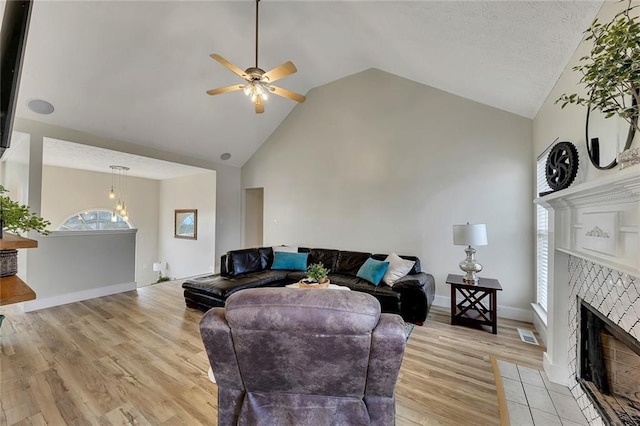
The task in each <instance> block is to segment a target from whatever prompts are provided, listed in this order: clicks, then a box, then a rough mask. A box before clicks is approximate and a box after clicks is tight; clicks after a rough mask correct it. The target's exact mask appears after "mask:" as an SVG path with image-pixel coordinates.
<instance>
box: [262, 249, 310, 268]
mask: <svg viewBox="0 0 640 426" xmlns="http://www.w3.org/2000/svg"><path fill="white" fill-rule="evenodd" d="M308 257H309V254H308V253H289V252H285V251H277V252H275V253H274V254H273V265H271V269H285V270H289V271H306V270H307V259H308Z"/></svg>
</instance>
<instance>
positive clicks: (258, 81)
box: [207, 0, 306, 114]
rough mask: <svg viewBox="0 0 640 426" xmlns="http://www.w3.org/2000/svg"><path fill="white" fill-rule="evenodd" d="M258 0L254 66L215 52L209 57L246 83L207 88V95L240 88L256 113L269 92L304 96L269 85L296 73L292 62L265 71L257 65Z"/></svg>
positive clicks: (293, 97) (295, 98) (301, 98)
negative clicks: (235, 63)
mask: <svg viewBox="0 0 640 426" xmlns="http://www.w3.org/2000/svg"><path fill="white" fill-rule="evenodd" d="M259 2H260V0H255V3H256V63H255V66H254V67H249V68H247V69H246V70H242V69H241V68H240V67H238V66H237V65H234V64H232V63H231V62H229V61H228V60H226V59H225V58H223V57H222V56H220V55H218V54H217V53H212V54H211V55H209V56H211V58H212V59H214V60H216V61H218V62H219V63H221V64H222V65H224V66H225V67H226V68H227V69H229V70H230V71H231V72H233V73H234V74H236V75H238V76H239V77H241V78H243V79H244V80H246V82H247V84H235V85H232V86H225V87H218V88H217V89H211V90H207V94H208V95H219V94H221V93H228V92H235V91H236V90H242V91H243V92H244V94H245V96H247V97H248V98H250V99H251V101H252V102H253V104H254V105H255V111H256V114H261V113H263V112H264V104H263V102H262V101H265V100H267V99H268V98H269V94H270V93H274V94H276V95H278V96H282V97H284V98H287V99H291V100H293V101H296V102H304V101H305V99H306V98H305V97H304V96H302V95H300V94H298V93H295V92H292V91H290V90H287V89H283V88H281V87H277V86H271V83H273V82H275V81H277V80H280V79H281V78H284V77H286V76H288V75H291V74H294V73H296V72H297V71H298V70H297V69H296V66H295V65H293V62H291V61H287V62H285V63H283V64H280V65H278V66H277V67H275V68H273V69H272V70H270V71H267V72H265V71H264V70H263V69H262V68H259V67H258V9H259V8H258V4H259Z"/></svg>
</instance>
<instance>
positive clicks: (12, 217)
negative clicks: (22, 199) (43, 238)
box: [0, 185, 51, 238]
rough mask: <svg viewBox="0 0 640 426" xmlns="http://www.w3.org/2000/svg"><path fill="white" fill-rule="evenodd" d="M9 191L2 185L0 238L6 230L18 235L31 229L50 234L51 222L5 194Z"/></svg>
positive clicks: (0, 189)
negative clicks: (48, 227)
mask: <svg viewBox="0 0 640 426" xmlns="http://www.w3.org/2000/svg"><path fill="white" fill-rule="evenodd" d="M8 192H9V191H8V190H7V189H5V187H4V186H2V185H0V238H2V231H4V230H7V231H10V232H12V233H14V234H17V235H20V233H21V232H29V231H36V232H38V233H40V234H43V235H48V234H49V233H50V232H49V231H48V230H47V226H49V225H51V222H49V221H48V220H45V219H43V218H41V217H40V216H38V215H37V214H35V213H33V212H31V211H30V210H29V207H28V206H25V205H23V204H19V203H17V202H15V201H13V200H12V199H11V198H9V197H8V196H7V195H4V194H6V193H8Z"/></svg>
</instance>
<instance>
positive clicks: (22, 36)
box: [0, 0, 32, 158]
mask: <svg viewBox="0 0 640 426" xmlns="http://www.w3.org/2000/svg"><path fill="white" fill-rule="evenodd" d="M31 6H32V2H31V0H7V1H6V3H5V5H4V17H3V18H2V28H1V29H0V158H2V155H3V154H4V151H5V150H6V149H7V148H9V144H10V143H11V129H12V128H13V117H14V115H15V112H16V102H17V101H18V88H19V86H20V74H21V73H22V60H23V58H24V50H25V47H26V44H27V33H28V32H29V19H30V18H31Z"/></svg>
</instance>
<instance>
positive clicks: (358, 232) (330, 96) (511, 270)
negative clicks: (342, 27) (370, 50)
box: [242, 69, 534, 318]
mask: <svg viewBox="0 0 640 426" xmlns="http://www.w3.org/2000/svg"><path fill="white" fill-rule="evenodd" d="M531 135H532V122H531V120H529V119H526V118H523V117H519V116H516V115H514V114H511V113H507V112H504V111H501V110H498V109H495V108H492V107H488V106H485V105H482V104H479V103H476V102H472V101H469V100H466V99H463V98H461V97H458V96H454V95H452V94H449V93H446V92H443V91H440V90H437V89H434V88H431V87H428V86H424V85H421V84H418V83H415V82H413V81H410V80H406V79H403V78H400V77H397V76H394V75H391V74H388V73H385V72H382V71H380V70H376V69H370V70H367V71H364V72H362V73H359V74H356V75H353V76H350V77H347V78H344V79H341V80H338V81H336V82H333V83H330V84H328V85H326V86H322V87H319V88H316V89H313V90H312V91H311V92H310V93H309V94H308V98H307V101H306V102H305V103H304V104H301V105H298V106H297V107H296V108H294V110H293V111H292V112H291V114H290V115H289V116H288V117H287V118H286V119H285V121H284V122H283V123H282V124H281V125H280V126H279V127H278V129H277V130H276V131H275V132H274V133H273V134H272V135H271V137H270V138H269V139H268V140H267V141H266V142H265V143H264V144H263V145H262V147H261V148H260V149H259V150H258V151H257V152H256V153H255V154H254V155H253V156H252V157H251V159H250V160H249V161H248V162H247V163H245V165H244V166H243V168H242V186H243V188H255V187H263V188H264V210H265V211H264V240H265V241H264V242H265V244H266V245H271V244H294V245H304V246H311V247H326V248H338V249H345V250H363V251H371V252H382V253H389V252H392V251H395V252H398V253H399V254H414V255H417V256H419V257H420V259H421V261H422V264H423V269H424V270H425V271H428V272H430V273H432V274H433V275H434V276H435V279H436V284H437V294H438V295H439V296H441V297H440V298H439V301H440V303H444V302H445V301H446V297H448V295H449V290H450V289H449V287H448V286H447V285H446V284H445V282H444V281H445V278H446V276H447V274H448V273H460V272H461V271H460V269H459V268H458V263H459V262H460V261H461V260H462V259H463V258H464V257H465V254H464V248H463V247H460V246H454V245H453V242H452V239H453V238H452V225H453V224H460V223H465V222H467V221H469V222H472V223H474V222H475V223H486V224H487V229H488V236H489V245H488V246H486V247H478V248H477V250H478V253H477V257H478V260H479V261H480V262H481V263H482V264H483V265H484V267H485V270H484V271H483V272H482V273H481V276H484V277H493V278H497V279H499V280H500V282H501V283H502V286H503V288H504V291H503V292H502V293H500V294H499V296H498V302H499V305H501V306H502V307H503V309H502V311H501V312H500V313H499V314H501V315H504V316H513V317H524V318H530V314H529V312H530V307H529V303H530V302H531V301H532V300H533V298H534V284H533V267H532V266H533V265H532V263H533V262H532V259H533V249H532V248H533V239H532V228H533V222H532V209H531V193H530V188H531V186H532V173H531V164H532V140H531ZM507 307H510V308H514V309H507Z"/></svg>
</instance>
